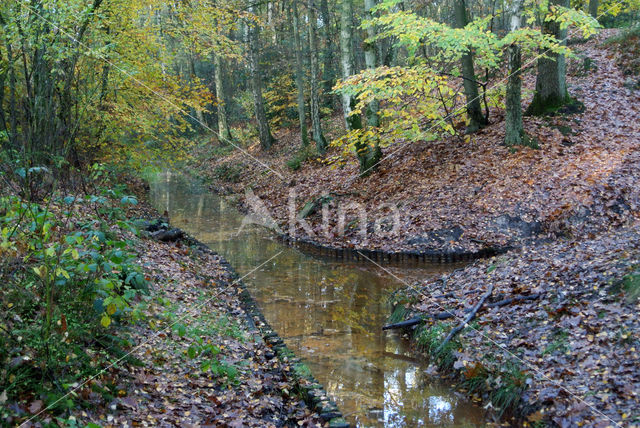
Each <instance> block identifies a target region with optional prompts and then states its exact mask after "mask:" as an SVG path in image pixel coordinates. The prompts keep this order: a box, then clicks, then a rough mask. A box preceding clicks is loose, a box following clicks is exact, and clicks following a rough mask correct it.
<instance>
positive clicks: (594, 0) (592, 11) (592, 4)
mask: <svg viewBox="0 0 640 428" xmlns="http://www.w3.org/2000/svg"><path fill="white" fill-rule="evenodd" d="M589 15H591V16H592V17H594V18H595V19H598V0H589Z"/></svg>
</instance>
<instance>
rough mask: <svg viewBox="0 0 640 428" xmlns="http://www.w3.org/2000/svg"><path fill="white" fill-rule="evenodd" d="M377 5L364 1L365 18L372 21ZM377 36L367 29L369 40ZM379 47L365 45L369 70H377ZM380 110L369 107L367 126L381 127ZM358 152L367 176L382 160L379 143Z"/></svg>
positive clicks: (362, 171) (361, 169)
mask: <svg viewBox="0 0 640 428" xmlns="http://www.w3.org/2000/svg"><path fill="white" fill-rule="evenodd" d="M375 5H376V0H365V1H364V10H365V16H366V18H367V19H372V18H373V15H372V13H371V9H372V8H373V7H374V6H375ZM375 36H376V29H375V27H373V26H371V27H369V28H367V38H369V39H371V38H374V37H375ZM376 50H377V46H376V44H375V42H371V43H370V42H365V43H364V59H365V64H366V67H367V68H368V69H375V68H376V67H377V66H378V58H377V55H376V53H377V51H376ZM379 110H380V105H379V104H378V101H377V100H376V101H372V102H371V103H369V105H368V106H367V126H370V127H373V128H377V127H379V126H380V117H379V116H378V111H379ZM356 150H357V152H358V157H359V158H360V173H361V174H366V173H368V172H369V171H370V170H371V169H373V168H374V167H375V166H376V165H377V164H378V161H379V160H380V158H382V151H381V150H380V145H379V144H378V141H377V139H376V141H374V142H373V144H366V142H363V144H362V146H361V147H356Z"/></svg>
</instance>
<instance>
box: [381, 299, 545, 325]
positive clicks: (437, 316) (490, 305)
mask: <svg viewBox="0 0 640 428" xmlns="http://www.w3.org/2000/svg"><path fill="white" fill-rule="evenodd" d="M448 294H451V295H453V293H448ZM544 295H545V293H544V292H543V293H537V294H530V295H528V296H523V295H518V296H514V297H508V298H506V299H503V300H499V301H497V302H493V303H487V304H486V305H483V307H482V308H479V309H478V310H477V311H476V312H480V309H484V308H487V309H490V308H499V307H502V306H506V305H510V304H511V303H515V302H522V301H526V300H536V299H539V298H540V297H542V296H544ZM445 296H446V297H449V296H448V295H442V296H434V298H436V299H437V298H440V297H445ZM473 310H475V309H465V310H464V312H467V313H469V312H472V311H473ZM430 317H431V318H433V319H436V320H439V321H442V320H447V319H449V318H455V314H454V313H453V312H451V311H444V312H438V313H436V314H432V315H430ZM423 322H424V318H423V317H415V318H409V319H408V320H405V321H400V322H396V323H392V324H387V325H384V326H383V327H382V330H396V329H399V328H409V327H413V326H414V325H418V324H422V323H423Z"/></svg>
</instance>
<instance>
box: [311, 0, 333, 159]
mask: <svg viewBox="0 0 640 428" xmlns="http://www.w3.org/2000/svg"><path fill="white" fill-rule="evenodd" d="M308 5H309V55H310V64H311V125H312V128H313V140H314V141H315V142H316V148H317V149H318V152H319V153H323V154H324V153H325V152H326V151H327V146H328V145H327V140H326V139H325V138H324V135H323V134H322V125H321V122H320V95H319V94H318V72H319V70H318V35H317V32H316V25H317V24H318V18H317V16H316V11H315V4H314V2H313V0H309V3H308Z"/></svg>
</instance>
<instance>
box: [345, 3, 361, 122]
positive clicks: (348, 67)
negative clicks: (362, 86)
mask: <svg viewBox="0 0 640 428" xmlns="http://www.w3.org/2000/svg"><path fill="white" fill-rule="evenodd" d="M352 1H353V0H342V3H341V7H340V65H341V66H342V77H343V78H344V79H346V78H348V77H350V76H351V75H352V74H353V55H352V53H351V43H352V37H351V36H352V22H351V18H352V16H353V2H352ZM354 106H355V99H354V98H353V97H352V96H350V95H348V94H343V95H342V109H343V114H344V120H345V124H346V128H347V131H351V130H352V129H361V128H362V121H361V119H360V116H359V115H357V114H356V115H351V112H352V111H353V107H354Z"/></svg>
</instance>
